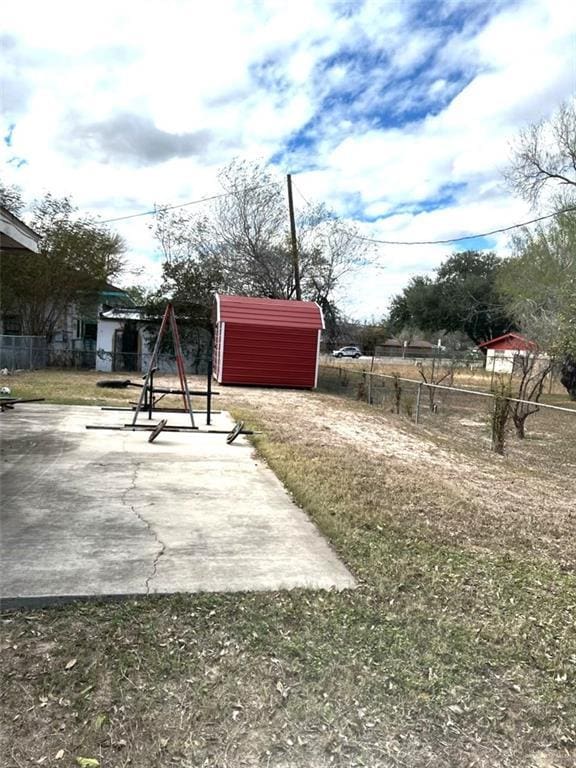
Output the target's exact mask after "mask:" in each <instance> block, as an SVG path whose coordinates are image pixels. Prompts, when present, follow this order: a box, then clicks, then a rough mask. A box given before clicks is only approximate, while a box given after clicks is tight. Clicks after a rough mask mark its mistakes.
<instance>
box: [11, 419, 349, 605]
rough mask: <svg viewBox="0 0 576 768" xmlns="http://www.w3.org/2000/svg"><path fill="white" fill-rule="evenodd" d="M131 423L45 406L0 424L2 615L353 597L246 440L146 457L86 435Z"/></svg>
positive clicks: (125, 434)
mask: <svg viewBox="0 0 576 768" xmlns="http://www.w3.org/2000/svg"><path fill="white" fill-rule="evenodd" d="M159 418H160V415H159V414H155V420H157V419H159ZM167 418H168V423H169V424H170V425H174V426H176V425H178V424H189V423H190V422H189V417H186V415H184V414H168V415H167ZM213 418H214V424H213V428H214V429H229V428H230V429H231V428H232V426H233V423H232V420H231V419H230V417H229V415H228V414H226V413H221V414H218V415H215V416H214V417H213ZM130 419H131V414H130V413H126V412H121V411H102V410H100V409H99V408H95V407H84V406H55V405H45V404H29V405H20V406H16V409H15V410H14V411H10V412H6V413H3V414H2V415H1V416H0V436H1V446H0V450H1V467H0V493H1V500H2V506H1V517H0V521H1V529H0V555H1V565H0V594H1V600H2V605H3V606H4V607H15V606H18V605H30V604H40V605H41V604H48V603H50V602H55V601H59V600H63V599H68V598H75V597H93V596H94V597H95V596H102V597H111V596H122V595H140V594H155V593H175V592H200V591H218V592H220V591H223V592H226V591H244V590H276V589H290V588H294V587H311V588H325V589H327V588H332V587H333V588H336V589H343V588H346V587H351V586H353V585H354V579H353V578H352V576H351V575H350V573H349V572H348V570H347V569H346V568H345V566H344V565H343V564H342V562H341V561H340V560H339V559H338V558H337V556H336V555H335V553H334V552H333V551H332V549H331V548H330V546H329V545H328V543H327V542H326V540H325V539H324V538H323V537H322V536H321V535H320V534H319V532H318V530H317V529H316V527H315V526H314V525H313V524H312V522H311V521H310V520H309V519H308V517H307V516H306V515H305V514H304V512H303V511H302V510H301V509H299V508H298V507H297V506H296V505H295V504H294V503H293V502H292V501H291V499H290V497H289V495H288V494H287V492H286V491H285V489H284V488H283V486H282V485H281V483H280V482H279V481H278V479H277V478H276V476H275V475H274V474H273V473H272V471H271V470H270V469H269V468H268V467H267V466H266V465H265V464H264V463H263V462H262V461H261V460H260V459H258V458H256V457H255V456H254V452H253V449H252V447H251V446H250V444H249V443H248V441H247V439H246V438H245V437H242V436H240V437H239V438H238V439H237V440H236V441H235V442H234V443H233V444H232V445H227V443H226V436H225V435H223V434H219V435H207V434H199V433H192V434H190V433H181V432H180V433H178V432H176V433H175V432H162V433H161V434H160V435H159V436H158V438H157V439H156V440H155V442H153V443H149V442H148V435H149V433H147V432H132V431H121V432H119V431H108V430H87V429H86V425H87V424H92V425H121V424H124V423H126V422H129V421H130ZM145 420H146V415H142V416H140V419H139V423H144V422H145ZM198 420H200V421H198ZM197 421H198V423H199V426H200V427H201V428H202V429H206V427H205V426H204V417H203V416H198V417H197Z"/></svg>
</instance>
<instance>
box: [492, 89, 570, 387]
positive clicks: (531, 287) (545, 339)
mask: <svg viewBox="0 0 576 768" xmlns="http://www.w3.org/2000/svg"><path fill="white" fill-rule="evenodd" d="M505 178H506V179H507V181H508V183H509V184H510V186H511V188H512V189H513V190H514V191H516V192H517V193H518V194H519V195H520V196H521V197H523V198H524V199H525V200H528V201H529V202H530V203H531V204H532V205H533V206H534V207H537V206H542V204H545V205H546V206H547V207H548V208H549V209H550V208H551V209H552V210H555V211H556V212H557V213H558V215H557V216H556V217H555V219H554V220H553V221H552V222H550V223H549V224H548V225H547V226H540V227H538V228H537V229H536V231H535V233H534V234H530V233H529V232H528V231H524V232H522V233H520V235H519V236H517V237H516V238H515V240H514V241H513V247H514V255H513V258H512V260H511V261H510V263H509V265H508V266H507V268H506V270H504V271H503V276H502V285H503V287H504V290H505V291H506V292H507V294H508V297H509V300H510V302H511V305H512V308H513V311H514V312H515V314H516V316H517V317H519V318H520V322H521V323H522V324H523V325H530V326H531V327H532V329H533V331H534V334H535V335H534V338H535V339H536V340H537V341H539V343H540V344H541V346H543V347H544V346H545V347H546V348H547V349H548V350H549V351H551V352H552V353H553V354H555V355H556V356H557V357H558V358H559V359H560V360H561V361H562V370H561V381H562V383H563V385H564V386H565V387H566V389H567V390H568V392H569V394H570V397H571V398H572V399H575V400H576V330H575V322H576V321H575V319H574V318H575V316H576V306H575V303H576V302H575V299H574V296H575V294H576V279H575V277H574V254H575V248H576V236H575V229H576V213H575V211H574V209H575V208H576V98H572V99H571V100H569V101H567V102H565V103H564V104H562V105H561V106H560V108H559V109H558V111H557V112H556V113H555V114H554V115H553V116H552V117H551V118H550V119H549V120H543V121H541V122H539V123H536V124H533V125H530V126H528V127H527V128H525V129H524V130H523V131H521V132H520V134H519V136H518V139H517V141H516V144H515V145H514V147H513V151H512V156H511V160H510V166H509V168H508V170H507V172H506V173H505Z"/></svg>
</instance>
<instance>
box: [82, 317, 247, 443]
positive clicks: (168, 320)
mask: <svg viewBox="0 0 576 768" xmlns="http://www.w3.org/2000/svg"><path fill="white" fill-rule="evenodd" d="M168 328H169V329H170V331H171V333H172V341H173V344H174V354H175V359H176V369H177V371H178V380H179V382H180V389H172V388H168V387H155V386H154V374H155V373H156V371H157V370H158V357H159V354H160V348H161V345H162V340H163V338H164V336H165V335H166V333H167V331H168ZM211 368H212V366H211V358H210V364H209V366H208V379H207V381H208V385H207V389H206V391H205V392H203V391H197V392H191V391H190V388H189V386H188V381H187V379H186V371H185V368H184V355H183V354H182V344H181V341H180V333H179V331H178V323H177V321H176V313H175V311H174V305H173V304H172V303H171V302H169V303H168V305H167V306H166V310H165V312H164V315H163V317H162V322H161V324H160V330H159V331H158V336H157V337H156V342H155V344H154V349H153V351H152V356H151V358H150V363H149V365H148V371H147V373H146V376H145V377H144V384H139V383H136V382H132V381H130V380H129V379H128V380H125V381H119V380H111V381H101V382H98V386H100V387H111V388H114V389H119V388H125V387H130V386H132V387H138V388H141V392H140V396H139V398H138V402H137V403H136V405H135V407H133V408H132V407H131V408H130V409H126V408H109V407H108V408H103V409H102V410H133V411H134V416H133V417H132V422H131V423H130V424H124V425H122V426H112V425H110V426H108V425H86V429H111V430H116V431H140V430H142V431H149V432H150V435H149V437H148V442H149V443H152V442H154V440H156V438H157V437H158V435H159V434H160V433H161V432H163V431H165V432H200V430H199V428H198V427H197V426H196V423H195V421H194V410H193V408H192V395H199V396H204V397H206V398H207V404H206V416H207V418H206V425H207V426H209V425H210V421H211V413H212V410H211V400H212V396H213V395H218V394H219V393H218V392H213V391H212V386H211V381H212V370H211ZM156 395H159V397H156ZM166 395H180V396H181V397H182V402H183V406H184V407H183V408H182V409H180V408H178V409H176V408H174V409H169V410H170V411H172V412H178V413H182V412H184V413H188V414H189V416H190V426H171V425H169V424H168V419H166V418H164V419H161V420H160V421H159V422H158V423H157V424H155V425H152V424H151V425H148V424H138V423H137V421H138V416H139V414H140V413H141V411H147V412H148V418H149V419H150V420H151V419H152V413H153V410H154V407H155V405H156V403H157V402H158V401H159V400H161V399H162V398H163V397H165V396H166ZM202 434H210V435H213V434H217V435H218V434H224V435H227V438H226V442H227V443H228V444H231V443H233V442H234V440H236V438H237V437H238V435H241V434H243V435H252V434H254V433H253V432H252V431H251V430H246V429H244V422H242V421H239V422H237V423H236V424H235V426H234V428H233V429H232V431H229V430H223V429H209V430H202Z"/></svg>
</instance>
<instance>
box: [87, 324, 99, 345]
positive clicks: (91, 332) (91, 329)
mask: <svg viewBox="0 0 576 768" xmlns="http://www.w3.org/2000/svg"><path fill="white" fill-rule="evenodd" d="M97 334H98V324H97V323H90V322H85V323H84V338H85V339H89V340H90V341H96V336H97Z"/></svg>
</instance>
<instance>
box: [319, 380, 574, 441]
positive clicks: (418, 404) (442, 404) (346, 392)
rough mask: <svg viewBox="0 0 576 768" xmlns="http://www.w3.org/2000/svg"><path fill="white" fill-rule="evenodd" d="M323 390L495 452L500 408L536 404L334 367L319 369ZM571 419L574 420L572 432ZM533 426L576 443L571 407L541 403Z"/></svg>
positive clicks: (533, 417)
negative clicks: (481, 442) (479, 442)
mask: <svg viewBox="0 0 576 768" xmlns="http://www.w3.org/2000/svg"><path fill="white" fill-rule="evenodd" d="M318 389H319V390H321V391H323V392H329V393H333V394H337V395H340V396H342V397H347V398H351V399H354V400H357V401H361V402H365V403H368V404H369V405H371V406H374V407H375V408H380V409H382V410H384V411H386V412H388V413H392V414H396V415H398V416H399V417H404V418H406V419H408V420H410V421H411V422H413V423H414V424H415V425H418V426H420V427H422V428H425V429H429V430H433V431H440V432H444V433H448V434H450V435H451V436H453V437H454V438H457V437H458V436H459V437H460V438H462V439H465V440H469V439H474V440H478V439H480V441H483V442H486V443H487V444H489V445H490V446H491V447H492V448H495V449H496V450H498V447H497V446H498V439H499V436H498V434H497V427H498V415H499V413H500V407H501V404H502V403H503V402H504V403H506V404H507V405H506V407H507V408H509V407H510V406H512V405H513V404H515V403H517V404H522V403H524V404H527V405H528V407H529V408H530V409H532V407H533V406H534V403H532V402H529V401H525V400H520V399H518V398H514V397H504V396H501V395H498V394H496V393H494V392H487V391H485V392H483V391H480V390H473V389H466V388H464V387H455V386H447V385H446V384H433V383H427V382H425V381H424V380H420V381H419V380H417V379H410V378H406V377H402V376H399V375H396V374H382V373H374V372H370V371H366V370H360V369H357V368H356V369H353V368H342V367H337V366H333V365H326V366H320V368H319V375H318ZM566 419H571V422H570V427H569V428H568V429H567V428H566ZM530 424H531V428H532V431H534V430H537V431H538V432H539V434H540V435H542V434H545V435H546V436H547V437H557V438H562V439H564V438H566V437H567V436H568V437H569V438H570V437H572V439H574V435H575V433H576V404H575V405H574V407H570V405H552V404H549V403H538V405H537V411H536V413H535V414H534V416H532V417H531V422H530ZM500 437H502V436H500ZM495 446H496V447H495Z"/></svg>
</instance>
